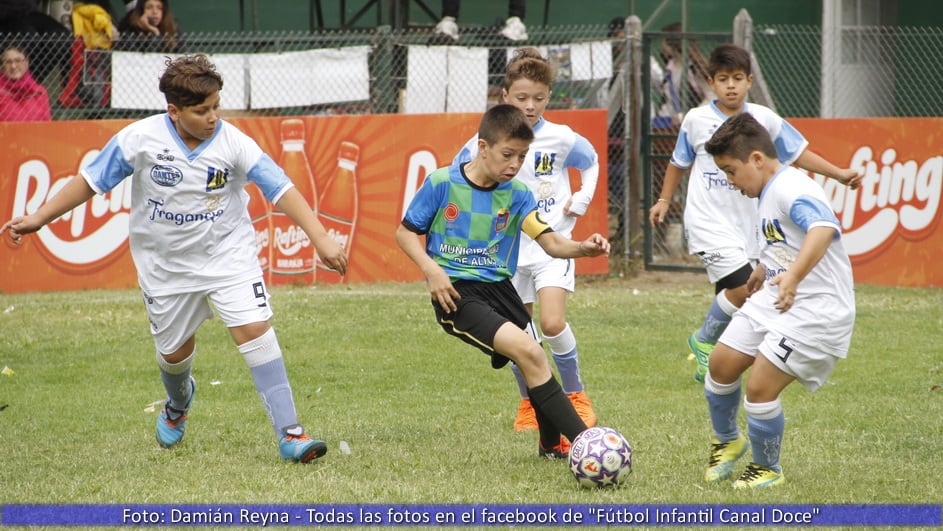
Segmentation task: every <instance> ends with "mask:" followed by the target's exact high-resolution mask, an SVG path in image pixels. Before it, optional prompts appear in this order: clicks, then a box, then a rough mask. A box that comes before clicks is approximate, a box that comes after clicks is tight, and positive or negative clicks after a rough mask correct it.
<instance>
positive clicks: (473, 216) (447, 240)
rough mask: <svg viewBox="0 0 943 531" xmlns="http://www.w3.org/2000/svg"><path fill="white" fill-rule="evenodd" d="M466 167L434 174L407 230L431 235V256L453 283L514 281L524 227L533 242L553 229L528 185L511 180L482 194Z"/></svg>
mask: <svg viewBox="0 0 943 531" xmlns="http://www.w3.org/2000/svg"><path fill="white" fill-rule="evenodd" d="M462 167H463V165H461V164H453V165H451V166H448V167H444V168H439V169H437V170H435V171H434V172H432V173H431V174H429V176H428V177H426V180H425V181H424V182H423V184H422V187H420V189H419V191H418V192H416V195H415V197H413V200H412V202H411V203H410V204H409V208H407V210H406V215H405V216H404V218H403V226H405V227H406V228H407V229H409V230H411V231H413V232H415V233H417V234H425V235H426V252H427V253H428V254H429V256H430V257H431V258H432V259H433V260H435V262H436V263H437V264H439V266H441V267H442V269H444V270H445V272H446V273H447V274H448V276H449V278H451V279H452V280H453V281H455V280H474V281H480V282H498V281H501V280H504V279H507V278H510V277H512V276H513V275H514V271H515V270H516V269H517V254H518V247H519V246H520V240H521V230H522V226H523V227H524V229H525V230H526V231H527V233H528V235H529V236H531V237H532V238H536V237H537V236H539V235H540V234H542V233H543V232H546V231H547V230H551V229H550V227H549V226H548V225H547V224H546V223H544V222H543V221H541V220H540V218H539V217H538V216H537V203H536V201H535V200H534V194H533V192H531V191H530V189H529V188H528V187H527V185H525V184H524V183H521V182H518V181H517V180H516V179H512V180H510V181H508V182H505V183H499V184H498V185H496V186H494V187H492V188H487V189H486V188H481V187H479V186H476V185H475V184H473V183H471V182H470V181H469V180H468V179H467V178H466V177H465V175H464V173H463V171H462ZM525 221H526V225H525Z"/></svg>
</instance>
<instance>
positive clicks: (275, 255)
mask: <svg viewBox="0 0 943 531" xmlns="http://www.w3.org/2000/svg"><path fill="white" fill-rule="evenodd" d="M480 118H481V114H479V113H460V114H439V115H351V116H303V117H291V118H280V117H279V118H273V117H265V118H259V117H252V118H246V117H240V118H232V119H229V121H230V122H232V123H233V124H234V125H236V126H237V127H239V128H240V129H242V130H243V131H244V132H246V133H247V134H248V135H249V136H251V137H252V138H254V139H255V140H256V142H258V143H259V145H260V146H261V147H262V149H263V150H264V151H265V152H267V153H268V154H269V155H271V157H272V158H273V159H274V160H275V161H276V162H278V163H279V164H280V165H281V166H282V167H283V168H284V169H285V170H286V173H288V174H289V176H290V177H291V178H292V180H293V181H294V182H295V184H296V186H297V187H298V189H299V190H301V191H302V193H303V194H304V195H305V196H306V197H307V198H308V201H309V202H310V203H311V205H312V207H313V208H314V209H315V211H316V212H317V215H318V218H319V220H320V221H321V223H322V224H323V225H324V226H325V228H327V229H328V230H329V232H330V234H331V235H332V236H333V237H334V238H335V239H337V241H338V242H339V243H340V244H341V246H342V247H343V248H344V249H345V250H346V251H347V252H348V255H349V262H350V267H349V270H348V272H347V275H345V276H344V277H341V276H339V275H337V274H336V273H334V272H333V271H331V270H329V269H327V268H326V267H322V266H321V264H319V262H318V261H317V257H316V255H315V253H314V249H313V246H312V245H311V243H310V241H308V239H307V236H306V235H305V234H304V233H303V232H302V231H300V229H298V228H297V227H295V226H293V224H292V223H291V222H290V220H288V219H287V216H284V215H282V214H281V213H280V212H279V211H278V209H276V208H272V207H271V205H266V203H265V201H264V200H263V199H261V194H259V193H258V191H257V189H256V188H255V186H254V185H250V186H249V187H248V188H247V191H248V192H249V193H250V215H251V217H252V219H253V223H254V225H255V227H256V235H257V238H256V243H257V248H258V251H259V259H260V264H261V265H262V267H263V269H264V270H265V272H266V275H267V276H268V278H269V281H270V282H271V283H272V284H286V283H288V284H298V283H301V284H310V283H317V282H322V283H328V282H346V283H366V282H382V281H417V280H422V278H421V275H420V274H419V271H418V269H417V268H416V267H415V265H414V264H413V263H412V262H410V261H409V259H408V258H406V256H405V255H404V254H403V253H402V252H401V251H400V250H399V248H398V247H397V245H396V242H395V240H394V231H395V230H396V227H397V226H398V224H399V223H400V221H401V219H402V216H403V212H404V209H405V208H406V205H408V203H409V201H410V200H411V198H412V196H413V194H414V193H415V191H416V190H417V189H418V187H419V186H420V185H421V184H422V181H423V179H424V178H425V177H426V175H428V174H429V173H430V172H432V170H434V169H436V168H437V167H439V166H445V165H448V164H449V163H450V162H451V160H452V158H453V157H454V156H455V154H456V153H457V152H458V151H459V149H461V147H462V146H463V145H464V144H465V142H467V141H468V139H469V138H471V137H472V136H473V135H474V134H475V133H476V132H477V128H478V122H479V120H480ZM547 118H548V119H550V120H551V121H555V122H559V123H565V124H567V125H569V126H570V127H572V128H573V129H574V130H575V131H577V132H579V133H580V134H581V135H583V136H584V137H586V138H587V139H588V140H589V141H590V142H591V143H592V144H593V145H594V146H595V147H596V151H597V152H598V153H599V157H600V167H601V169H602V171H601V175H600V179H599V183H598V184H597V187H596V196H595V199H594V200H593V201H592V203H591V204H590V208H589V210H588V211H587V214H586V215H585V216H584V217H583V218H582V220H581V221H580V222H579V223H577V227H576V230H575V232H574V238H577V239H582V238H585V237H586V236H588V235H589V234H591V233H593V232H599V233H601V234H603V235H607V230H608V229H607V227H608V224H607V211H608V208H607V197H606V190H607V184H606V173H605V169H606V144H607V139H606V114H605V111H602V110H590V111H552V112H548V113H547ZM127 123H129V121H127V120H99V121H80V122H78V121H77V122H48V123H0V138H2V139H3V143H4V145H6V146H7V148H6V149H5V150H3V151H0V220H2V221H4V222H5V221H6V220H8V219H10V218H11V217H14V216H19V215H23V214H25V213H29V212H34V211H36V209H37V208H39V206H40V205H41V204H42V203H43V202H45V201H46V200H47V199H48V198H49V197H51V196H52V195H53V194H55V193H56V192H57V191H58V190H60V189H61V188H62V186H64V185H65V183H66V182H68V180H69V179H71V178H72V177H74V176H75V175H77V174H78V173H79V168H82V167H83V166H84V165H86V164H87V163H88V162H89V161H90V160H91V159H92V158H93V157H94V156H95V155H96V154H97V153H98V150H100V149H101V148H102V146H104V145H105V143H106V142H107V141H108V140H109V139H110V138H111V136H112V135H114V134H115V133H116V132H117V131H118V130H120V129H121V128H122V127H123V126H124V125H126V124H127ZM571 180H572V181H573V184H574V189H578V188H579V184H578V173H576V174H574V175H571ZM131 186H132V183H131V179H127V180H125V181H124V182H123V183H121V184H120V185H119V186H118V187H116V188H115V189H113V190H111V191H110V192H108V193H107V194H105V195H102V196H96V197H94V198H93V199H91V200H90V201H89V202H87V203H85V204H83V205H81V206H80V207H78V208H76V209H75V210H73V211H72V212H70V213H68V214H66V215H64V216H62V217H61V218H60V219H58V220H56V221H54V222H52V223H50V224H49V225H47V226H46V227H44V228H43V229H42V230H40V231H39V232H38V233H36V234H34V235H30V236H28V237H26V238H24V239H23V242H22V244H21V245H19V246H14V245H13V244H12V243H11V242H10V239H9V238H8V237H6V236H5V235H4V237H2V238H0V240H3V242H2V243H0V292H6V293H14V292H28V291H55V290H78V289H96V288H127V287H133V286H136V285H137V276H136V273H135V269H134V264H133V263H132V261H131V256H130V252H129V246H128V217H129V207H130V199H131V193H130V192H131ZM608 270H609V269H608V260H607V259H606V258H605V257H596V258H587V259H581V260H580V261H579V263H578V266H577V272H578V274H584V275H585V274H606V273H608Z"/></svg>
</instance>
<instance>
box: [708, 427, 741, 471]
mask: <svg viewBox="0 0 943 531" xmlns="http://www.w3.org/2000/svg"><path fill="white" fill-rule="evenodd" d="M746 452H747V438H746V437H744V436H743V434H740V435H737V438H736V439H734V440H732V441H727V442H720V441H719V440H718V439H717V437H711V458H710V461H709V462H708V463H707V470H706V471H705V472H704V479H706V480H707V481H711V482H714V481H721V480H724V479H727V478H729V477H730V474H731V473H732V472H733V465H734V463H736V462H737V459H740V458H741V457H743V454H745V453H746Z"/></svg>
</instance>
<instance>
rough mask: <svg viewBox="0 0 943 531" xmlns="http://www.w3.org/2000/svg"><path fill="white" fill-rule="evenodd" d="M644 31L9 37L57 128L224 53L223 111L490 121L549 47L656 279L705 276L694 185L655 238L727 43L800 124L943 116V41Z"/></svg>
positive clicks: (633, 241) (109, 109)
mask: <svg viewBox="0 0 943 531" xmlns="http://www.w3.org/2000/svg"><path fill="white" fill-rule="evenodd" d="M641 27H642V25H641V22H640V21H639V20H638V19H637V18H636V17H630V18H629V19H627V20H626V26H625V27H624V28H620V27H611V26H604V25H594V26H555V27H528V33H529V37H530V38H529V40H528V41H526V44H521V43H515V42H511V41H508V40H506V39H504V38H502V37H501V36H500V35H499V34H498V29H497V28H491V27H463V30H462V36H461V40H460V42H459V45H451V46H435V45H430V37H431V36H432V35H431V33H432V30H431V29H430V28H411V29H402V30H400V29H396V30H394V29H392V28H390V27H386V26H381V27H378V28H374V29H370V30H337V31H328V30H325V31H319V32H254V33H223V34H208V33H186V34H183V35H180V36H179V37H178V38H176V39H175V40H173V41H167V40H164V39H161V38H159V37H150V38H128V37H121V38H119V39H118V40H116V41H115V42H113V43H111V44H110V45H109V46H106V47H101V46H98V45H97V44H96V43H94V42H87V41H86V40H85V39H82V38H77V37H74V36H73V35H72V34H71V33H70V32H68V31H65V32H58V33H53V34H34V33H31V34H5V35H0V48H2V49H7V47H9V46H16V47H18V48H19V49H21V50H22V51H23V52H25V55H26V56H28V58H29V65H28V66H29V70H30V71H31V72H32V75H33V76H34V77H35V79H36V80H37V81H38V82H39V84H41V86H42V87H44V89H45V91H46V92H47V93H48V101H49V109H50V111H51V116H52V119H54V120H66V119H95V118H137V117H141V116H145V115H148V114H152V113H154V112H158V111H160V110H162V109H164V108H165V104H164V101H163V99H162V96H161V94H160V93H159V92H158V91H157V80H158V77H159V75H160V73H161V71H162V70H163V67H164V62H165V61H166V58H167V57H168V56H175V55H179V54H182V53H197V52H199V53H207V54H210V55H211V56H212V57H213V60H214V62H215V63H216V64H217V67H218V68H219V70H220V71H221V72H222V74H223V76H224V81H225V90H224V91H223V101H222V106H223V108H224V110H225V112H226V113H229V114H231V115H254V116H285V115H302V114H356V113H442V112H481V111H483V110H485V109H486V108H487V106H488V105H489V104H491V103H494V102H496V101H497V99H498V97H499V94H500V87H501V83H502V80H503V76H504V70H505V67H506V64H507V60H508V58H509V54H510V53H511V52H512V51H513V50H514V49H515V48H517V47H519V46H521V45H526V46H535V47H537V48H538V49H540V50H541V52H542V53H543V54H544V55H545V56H546V57H548V58H549V59H550V60H551V61H552V62H554V63H555V64H556V66H557V69H558V80H557V82H556V83H555V84H554V85H553V93H552V101H551V103H550V105H549V107H548V108H550V109H573V108H605V109H608V116H609V120H608V126H609V127H608V138H609V145H608V163H609V167H608V168H607V169H608V180H609V189H608V194H609V214H610V236H611V239H612V241H613V244H614V252H613V256H614V257H616V259H618V260H620V261H621V260H627V261H629V262H632V261H634V260H636V259H637V258H638V257H642V256H644V261H645V266H646V267H650V268H683V269H689V268H694V269H696V268H699V267H700V266H699V264H698V263H695V262H693V261H691V259H690V257H689V255H688V254H687V252H686V248H687V245H686V242H684V237H683V223H682V220H683V209H684V204H683V202H684V197H685V192H686V189H685V185H684V183H682V185H681V186H680V187H679V189H678V190H676V191H675V193H674V196H673V200H672V205H671V209H670V211H669V215H668V219H667V223H665V224H664V225H663V226H661V227H659V228H658V229H657V230H655V231H653V230H652V229H651V228H650V227H649V224H648V222H647V219H648V207H649V206H650V205H651V204H652V201H653V200H654V198H655V197H656V195H655V194H658V193H659V192H660V191H661V185H662V179H663V177H664V171H665V168H666V165H667V163H668V160H669V158H670V154H671V151H672V150H673V147H674V141H675V136H676V135H677V125H678V123H679V122H678V117H679V115H681V114H683V113H684V112H685V111H687V110H688V109H689V108H691V107H692V106H695V105H698V104H700V103H702V102H703V101H704V100H705V99H709V98H710V97H711V95H710V93H709V87H707V86H706V84H705V83H704V81H703V78H704V75H705V73H706V72H705V63H706V58H707V57H708V56H709V54H710V52H711V50H712V49H713V48H714V47H715V46H716V45H717V44H719V43H720V42H730V41H733V42H737V43H739V44H742V45H744V46H745V47H747V48H748V49H750V50H752V51H753V52H754V55H755V58H756V59H757V61H756V65H755V75H756V79H755V81H754V90H752V91H751V94H750V98H751V100H752V101H756V102H758V103H763V104H766V105H769V106H771V107H773V108H774V109H775V110H776V111H777V112H779V113H780V114H781V115H783V116H786V117H800V116H803V117H804V116H824V117H829V116H940V115H943V92H940V91H938V90H936V87H937V86H938V85H939V82H940V81H941V79H940V78H941V77H943V71H941V70H940V69H939V68H936V66H937V65H940V64H943V29H940V28H922V29H918V28H887V27H877V28H875V27H856V28H853V29H846V30H842V31H841V32H838V34H837V35H836V36H834V38H833V36H830V35H829V34H827V33H826V34H825V35H823V31H822V29H821V28H818V27H811V26H808V27H807V26H759V27H753V26H752V25H751V23H750V21H749V19H748V17H747V19H746V20H743V19H741V18H740V17H738V20H737V21H736V22H735V24H734V31H733V32H732V33H730V34H726V33H723V34H718V33H712V34H706V33H643V32H642V31H641ZM7 66H8V65H7V64H6V62H4V71H6V69H7ZM10 66H11V68H12V62H11V65H10ZM669 73H670V75H668V74H669ZM5 83H6V82H5ZM671 84H674V87H673V90H668V87H669V85H671ZM4 86H5V87H7V88H4V89H3V90H4V91H5V92H3V93H0V97H2V98H4V99H3V102H2V103H0V111H2V112H0V117H2V118H0V119H4V120H11V121H13V120H24V119H29V116H25V115H17V114H16V113H17V112H19V111H18V107H17V106H16V105H18V103H17V100H16V97H13V96H16V95H14V94H13V93H12V92H11V91H10V89H9V87H8V86H7V85H4ZM672 94H673V95H674V96H672ZM22 95H23V93H20V94H19V96H22ZM641 117H645V119H644V120H643V119H641ZM630 176H632V178H631V179H630ZM599 195H600V196H601V195H602V194H599ZM621 265H622V264H621V263H620V266H621Z"/></svg>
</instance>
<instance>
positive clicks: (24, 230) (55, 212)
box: [0, 175, 95, 243]
mask: <svg viewBox="0 0 943 531" xmlns="http://www.w3.org/2000/svg"><path fill="white" fill-rule="evenodd" d="M94 196H95V190H93V189H92V187H91V186H89V184H88V181H86V180H85V178H84V177H82V176H81V175H77V176H75V177H73V178H72V180H71V181H69V182H68V183H67V184H66V185H65V186H64V187H62V190H60V191H59V193H57V194H56V195H54V196H52V198H51V199H49V201H46V202H45V203H43V205H42V206H40V207H39V209H38V210H36V212H34V213H32V214H28V215H26V216H19V217H16V218H13V219H11V220H10V221H7V222H6V223H4V224H3V227H0V234H3V233H4V232H6V231H7V230H9V231H10V238H12V239H13V242H14V243H19V242H20V237H22V236H23V235H24V234H29V233H31V232H36V231H38V230H39V229H41V228H43V226H44V225H46V224H47V223H49V222H50V221H53V220H55V219H56V218H58V217H59V216H61V215H63V214H65V213H66V212H68V211H70V210H72V209H73V208H75V207H77V206H79V205H81V204H82V203H84V202H86V201H88V200H89V199H91V198H92V197H94Z"/></svg>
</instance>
